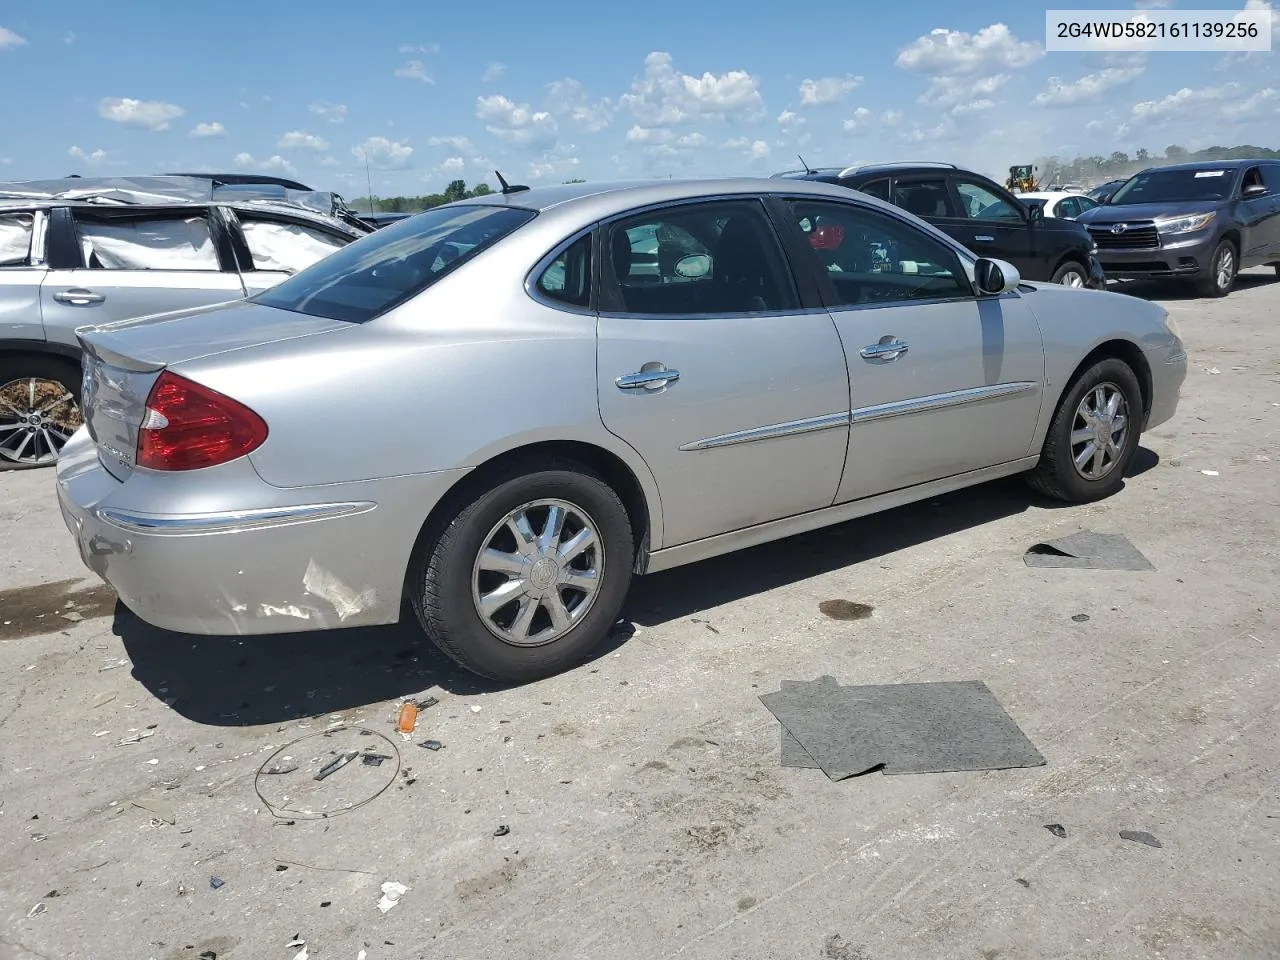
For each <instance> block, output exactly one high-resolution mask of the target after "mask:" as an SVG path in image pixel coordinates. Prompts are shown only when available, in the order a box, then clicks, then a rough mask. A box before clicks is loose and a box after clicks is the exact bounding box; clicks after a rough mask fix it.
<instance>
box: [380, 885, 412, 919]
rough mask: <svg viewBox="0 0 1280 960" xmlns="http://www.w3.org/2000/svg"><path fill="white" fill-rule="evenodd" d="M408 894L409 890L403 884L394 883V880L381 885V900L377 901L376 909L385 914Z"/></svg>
mask: <svg viewBox="0 0 1280 960" xmlns="http://www.w3.org/2000/svg"><path fill="white" fill-rule="evenodd" d="M408 892H409V888H408V887H406V886H405V885H404V884H403V883H396V881H394V880H388V881H387V882H386V883H384V884H383V885H382V898H381V899H380V900H379V901H378V909H379V910H381V911H382V912H383V913H386V912H387V911H388V910H390V909H391V908H392V907H394V906H395V905H396V904H397V903H399V902H400V898H401V897H403V896H404V895H405V894H406V893H408Z"/></svg>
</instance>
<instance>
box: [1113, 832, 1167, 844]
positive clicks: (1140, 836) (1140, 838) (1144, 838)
mask: <svg viewBox="0 0 1280 960" xmlns="http://www.w3.org/2000/svg"><path fill="white" fill-rule="evenodd" d="M1120 839H1121V840H1132V841H1133V842H1134V843H1145V844H1146V845H1147V846H1148V847H1162V846H1164V844H1162V843H1161V842H1160V841H1159V840H1157V839H1156V838H1155V837H1153V836H1152V835H1151V834H1149V833H1147V832H1146V831H1145V830H1121V831H1120Z"/></svg>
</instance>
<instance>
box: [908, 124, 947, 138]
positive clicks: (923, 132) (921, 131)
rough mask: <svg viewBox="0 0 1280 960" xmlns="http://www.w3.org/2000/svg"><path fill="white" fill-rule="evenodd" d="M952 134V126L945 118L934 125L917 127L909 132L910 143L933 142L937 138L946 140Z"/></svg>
mask: <svg viewBox="0 0 1280 960" xmlns="http://www.w3.org/2000/svg"><path fill="white" fill-rule="evenodd" d="M950 135H951V128H950V127H948V126H947V123H946V121H945V120H940V121H939V122H938V125H937V126H934V127H927V128H925V127H916V128H915V129H914V130H912V131H911V132H910V133H909V134H907V141H908V142H909V143H932V142H933V141H936V140H946V139H947V138H948V137H949V136H950Z"/></svg>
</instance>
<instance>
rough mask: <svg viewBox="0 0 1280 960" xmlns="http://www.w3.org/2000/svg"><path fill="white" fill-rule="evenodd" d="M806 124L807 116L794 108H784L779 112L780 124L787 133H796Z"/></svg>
mask: <svg viewBox="0 0 1280 960" xmlns="http://www.w3.org/2000/svg"><path fill="white" fill-rule="evenodd" d="M804 124H805V118H804V117H802V116H800V114H798V113H796V112H795V111H794V110H783V111H782V112H781V113H780V114H778V126H780V127H781V128H782V129H783V130H784V131H786V132H787V133H795V132H796V131H797V130H799V129H800V128H801V127H803V126H804Z"/></svg>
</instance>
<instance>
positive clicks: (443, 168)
mask: <svg viewBox="0 0 1280 960" xmlns="http://www.w3.org/2000/svg"><path fill="white" fill-rule="evenodd" d="M465 169H467V161H466V160H464V159H463V158H462V157H448V158H446V159H445V161H444V162H443V163H441V164H440V166H438V167H436V172H437V173H461V172H462V171H463V170H465Z"/></svg>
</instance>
